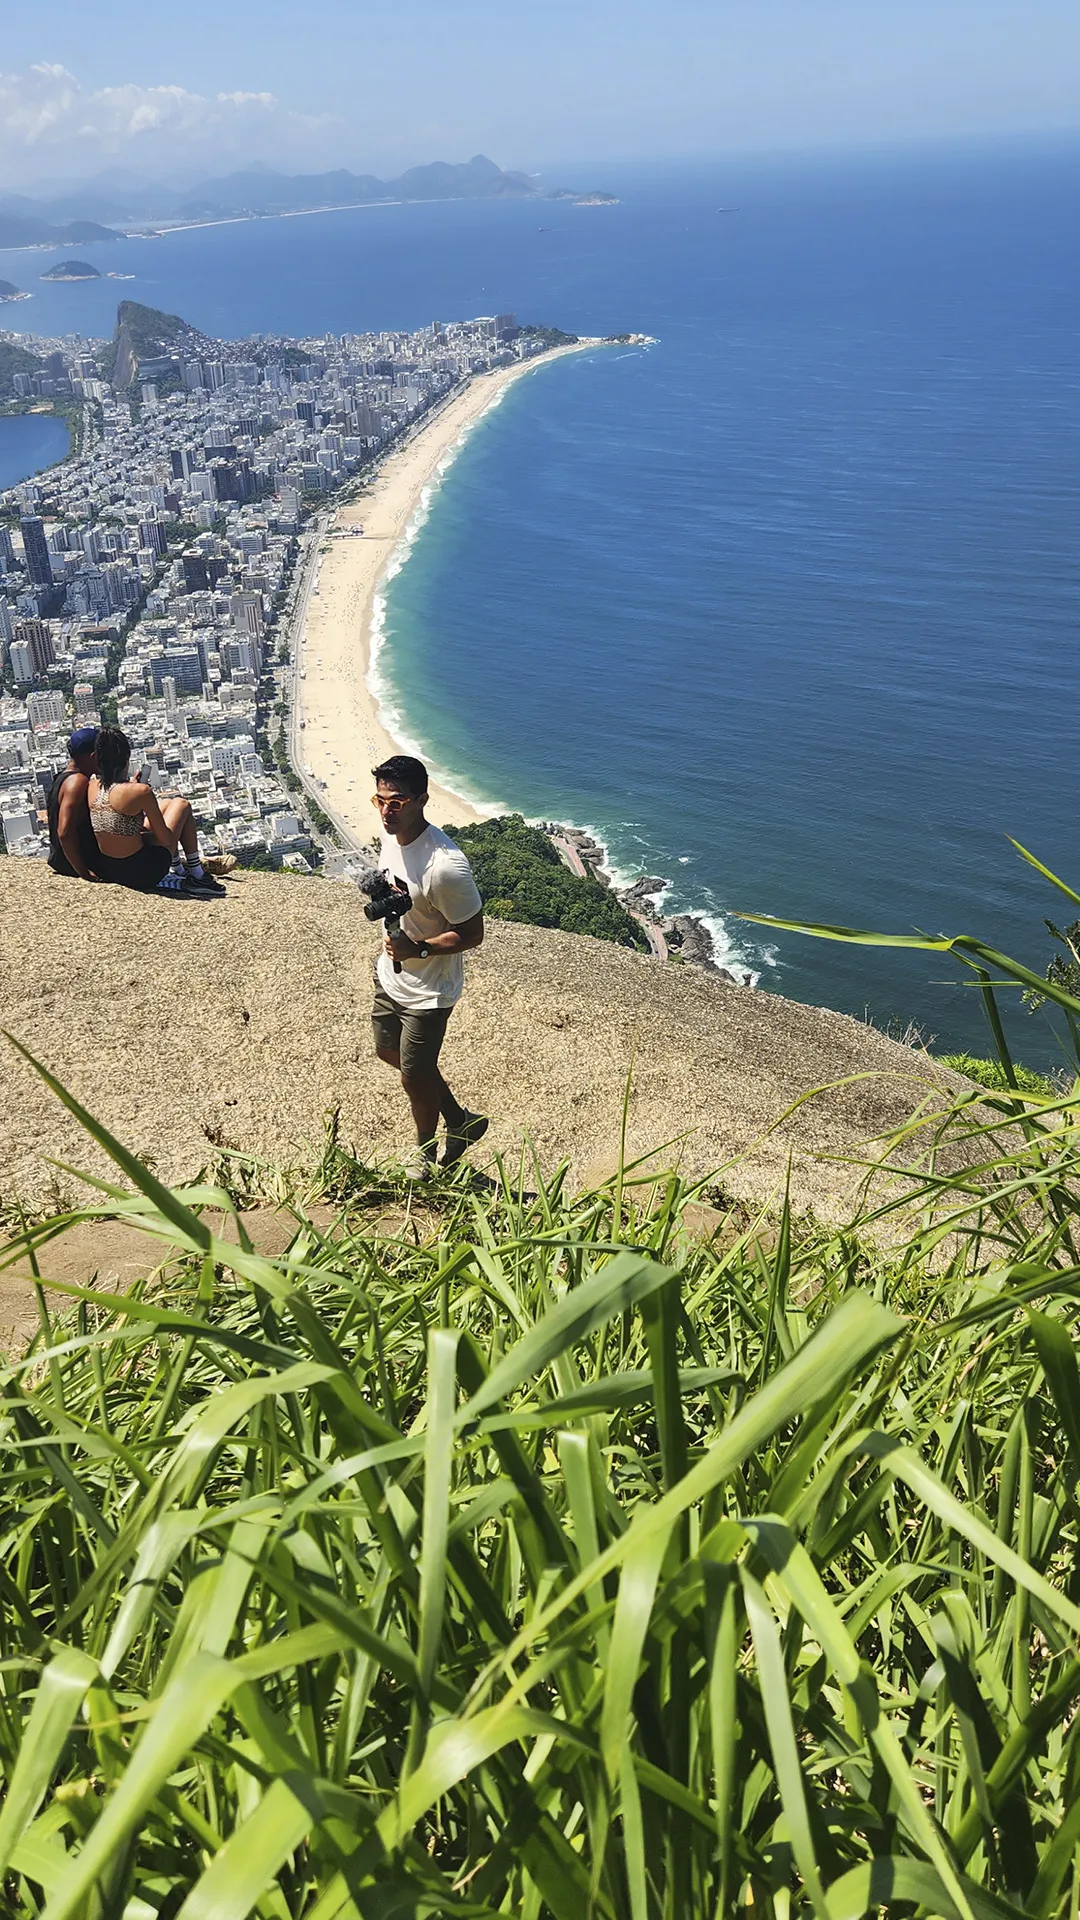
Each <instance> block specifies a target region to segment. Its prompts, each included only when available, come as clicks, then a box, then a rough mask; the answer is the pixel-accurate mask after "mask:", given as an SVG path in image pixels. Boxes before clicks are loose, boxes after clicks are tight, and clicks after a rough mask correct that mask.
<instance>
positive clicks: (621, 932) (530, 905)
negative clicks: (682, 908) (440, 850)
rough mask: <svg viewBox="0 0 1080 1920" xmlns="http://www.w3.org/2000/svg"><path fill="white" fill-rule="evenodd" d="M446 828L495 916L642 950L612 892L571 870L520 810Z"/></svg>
mask: <svg viewBox="0 0 1080 1920" xmlns="http://www.w3.org/2000/svg"><path fill="white" fill-rule="evenodd" d="M447 832H448V833H450V834H451V835H452V837H453V838H454V839H455V840H456V841H457V843H458V845H459V847H461V849H462V851H463V852H464V853H467V854H468V856H469V861H470V863H471V865H472V870H473V873H474V874H475V875H476V884H477V886H478V887H479V889H480V894H481V898H482V899H483V902H484V911H485V913H489V914H491V915H493V917H494V918H495V919H497V920H521V921H524V923H525V925H526V926H530V927H562V928H563V930H564V931H565V932H567V933H591V934H592V936H593V938H594V939H596V940H614V941H615V942H616V944H617V945H618V946H622V947H638V948H640V949H641V950H643V951H647V950H648V941H647V940H646V938H645V935H644V934H643V933H642V931H641V928H640V927H639V925H638V923H637V921H636V920H635V919H634V917H633V915H632V914H629V913H627V911H626V908H625V907H623V906H621V905H620V903H619V901H618V900H616V898H615V896H614V894H612V893H609V892H608V890H607V888H606V887H602V886H601V885H600V883H599V881H597V880H592V879H585V880H583V879H582V878H581V875H580V874H576V873H571V872H570V869H569V867H565V866H564V865H563V863H562V861H561V860H560V859H559V855H558V852H557V851H556V849H555V847H554V845H553V844H552V842H551V841H550V840H549V839H548V836H547V834H546V833H541V831H540V829H539V827H529V826H526V824H525V821H524V820H523V819H522V816H521V815H520V813H508V814H502V815H500V817H499V818H498V819H497V820H483V821H481V822H480V823H479V824H478V825H476V826H471V827H448V828H447Z"/></svg>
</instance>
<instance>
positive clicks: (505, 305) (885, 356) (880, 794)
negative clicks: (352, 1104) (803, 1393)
mask: <svg viewBox="0 0 1080 1920" xmlns="http://www.w3.org/2000/svg"><path fill="white" fill-rule="evenodd" d="M565 171H567V173H568V176H569V177H571V178H575V177H576V176H577V174H580V173H581V169H577V170H576V173H575V172H573V171H571V170H565ZM581 184H583V185H587V186H592V185H601V186H604V187H609V188H611V189H612V190H613V191H615V192H618V193H619V194H620V195H621V196H622V199H621V204H620V205H619V206H617V207H612V208H606V209H601V208H592V209H589V208H574V207H570V206H566V205H562V204H558V203H556V204H553V205H551V206H548V207H538V206H537V205H534V204H533V205H522V204H515V203H513V202H508V203H504V204H492V205H483V204H477V203H465V204H457V205H443V206H430V205H429V206H410V207H392V208H377V209H367V210H362V211H357V212H350V213H340V214H326V215H318V216H314V217H310V218H300V219H286V220H274V221H261V222H253V223H248V224H235V225H226V226H219V227H212V228H204V229H199V230H194V231H190V232H187V233H178V234H174V235H170V236H168V237H165V238H162V239H157V240H144V241H134V240H133V241H127V242H124V243H122V244H121V245H119V246H117V247H115V248H112V249H105V248H101V249H99V250H98V252H97V253H96V254H95V258H96V259H97V261H98V264H100V265H102V266H103V267H104V266H105V265H106V264H109V265H112V266H114V267H115V268H116V269H117V270H122V271H124V272H130V273H133V274H134V275H135V279H134V281H133V282H131V283H129V284H126V285H121V284H119V283H117V282H115V281H106V280H103V281H101V282H98V283H94V284H85V283H83V284H74V285H70V286H58V285H53V286H45V285H38V283H37V282H36V280H35V281H34V282H33V284H34V285H35V288H36V291H37V297H36V298H35V300H34V302H33V304H32V305H31V304H30V303H27V304H26V305H24V306H21V307H19V308H14V309H10V310H9V312H10V313H12V314H13V315H17V318H18V323H19V325H20V327H26V328H30V327H34V328H40V329H41V330H42V331H45V330H56V331H61V330H70V329H79V330H82V331H85V332H94V333H103V332H106V331H108V330H109V329H110V327H111V322H112V316H113V310H114V306H115V302H116V299H117V298H118V297H121V296H130V297H132V298H136V299H140V300H144V301H147V302H149V303H151V304H153V305H156V306H162V307H165V308H168V309H171V310H173V311H178V312H180V313H182V314H184V315H185V316H186V317H188V318H190V319H191V320H192V321H195V322H197V323H198V324H199V325H201V326H203V327H206V328H207V329H208V330H209V331H211V332H217V333H221V334H233V335H235V334H241V333H246V332H249V331H252V330H258V329H261V328H266V329H281V330H285V331H288V332H293V333H307V332H314V331H322V330H331V331H345V330H348V329H354V328H355V329H362V328H366V327H382V326H391V327H392V326H403V327H412V326H417V325H420V324H422V323H424V322H426V321H428V320H429V319H431V318H433V317H439V318H446V319H449V318H453V317H457V316H466V315H470V314H474V313H477V312H498V311H503V310H507V309H512V310H514V311H516V312H517V313H518V314H519V315H521V316H522V317H525V318H530V319H532V318H535V319H540V320H545V321H550V322H553V323H555V324H557V325H559V326H563V327H566V328H570V329H573V330H575V331H581V332H587V333H606V332H609V331H621V330H623V329H629V328H632V329H638V330H641V331H644V332H647V333H649V334H652V335H655V336H656V339H657V344H656V345H655V346H652V347H649V348H646V349H637V350H627V349H622V348H617V347H616V348H607V349H604V350H601V351H597V352H595V353H591V354H588V355H583V356H580V357H575V358H572V359H569V360H565V361H562V362H560V363H558V364H556V365H554V366H549V367H546V368H544V369H541V370H539V371H538V372H537V373H536V374H535V375H532V376H530V377H528V378H526V379H525V380H523V381H521V382H519V383H518V385H517V386H516V387H514V388H513V389H512V390H511V392H510V393H509V395H508V397H507V398H506V399H505V401H504V402H503V404H502V405H501V406H499V407H498V408H496V409H494V410H493V411H492V412H491V413H490V414H489V415H487V416H486V417H485V419H484V420H483V421H482V423H481V424H480V426H479V427H478V428H477V429H476V431H475V432H474V433H473V435H472V436H471V438H470V439H469V440H468V442H467V444H466V445H465V447H464V449H463V450H462V452H461V453H460V455H459V457H458V458H457V460H456V462H455V464H454V465H453V467H452V468H451V470H450V472H449V474H448V475H447V477H446V479H445V480H444V482H443V484H442V487H441V489H440V490H439V492H438V494H437V496H436V498H435V500H434V502H433V505H432V509H431V512H430V514H429V517H428V519H427V521H426V524H425V525H424V526H423V528H422V530H421V531H420V533H419V536H418V537H417V538H416V540H415V541H414V542H413V545H412V548H411V557H410V560H409V564H408V565H406V566H405V567H403V568H402V570H401V571H400V573H399V574H398V575H397V577H396V579H395V580H394V581H393V583H392V587H391V591H390V595H389V607H388V614H387V636H388V639H387V646H386V649H385V651H384V653H383V655H382V666H383V668H384V670H385V673H386V676H387V679H388V683H389V692H388V699H389V700H390V701H391V703H392V704H393V706H394V707H395V708H396V709H397V710H398V711H399V712H400V714H401V716H402V717H403V724H404V726H405V730H406V731H407V733H408V734H409V735H410V736H411V737H412V738H414V739H415V740H416V741H418V742H420V743H421V744H422V745H423V747H424V749H425V751H427V752H428V753H429V755H430V758H431V760H432V761H433V763H434V764H435V765H437V766H438V768H439V769H440V770H441V771H442V772H443V773H444V775H445V776H447V777H448V778H449V779H450V780H451V781H453V782H455V783H457V784H458V785H459V786H460V787H461V788H462V789H463V790H465V791H467V792H468V793H469V794H471V795H473V796H475V797H476V798H478V799H480V800H482V801H485V802H488V803H503V804H506V805H514V806H517V807H520V808H521V809H522V810H523V811H524V812H525V813H527V814H529V815H533V816H552V817H560V818H563V819H567V820H571V821H575V822H576V823H578V824H579V825H583V826H589V827H592V828H593V829H594V830H595V831H596V832H597V833H598V834H599V835H600V836H601V837H602V838H603V839H604V840H605V842H606V843H607V845H608V847H609V849H610V852H611V858H612V862H613V864H614V866H615V867H616V868H617V869H618V870H619V871H620V872H621V873H625V874H630V873H639V872H641V871H642V870H647V871H649V872H652V873H656V874H661V875H663V876H665V877H666V878H668V879H670V880H671V882H672V889H671V892H670V893H669V895H668V896H667V903H668V905H669V906H670V907H672V908H680V909H697V910H699V911H702V912H704V913H706V914H708V915H709V916H710V919H711V922H712V924H713V925H714V927H715V928H716V930H717V932H718V935H719V936H720V938H721V941H726V942H728V943H729V944H730V946H731V948H732V950H733V952H735V953H737V954H739V955H740V956H741V957H742V958H743V960H744V961H745V963H746V964H748V965H750V966H752V967H753V968H754V970H755V971H757V972H759V973H760V975H761V984H762V986H763V987H766V988H772V989H774V990H777V991H780V992H783V993H786V994H790V995H792V996H794V997H796V998H799V999H804V1000H809V1001H815V1002H820V1003H824V1004H827V1005H830V1006H834V1007H838V1008H841V1009H844V1010H846V1011H850V1012H853V1013H856V1014H862V1013H863V1012H864V1011H866V1012H868V1013H869V1015H870V1016H871V1017H873V1018H874V1019H875V1020H877V1021H879V1022H881V1023H885V1022H887V1021H888V1020H890V1019H893V1018H895V1019H898V1020H899V1021H900V1022H901V1023H904V1022H906V1021H907V1020H909V1019H911V1020H914V1021H916V1022H917V1023H918V1024H919V1025H920V1026H921V1027H922V1028H923V1030H924V1032H925V1033H926V1034H927V1036H931V1035H932V1036H934V1037H935V1039H936V1042H937V1045H938V1046H939V1047H942V1046H944V1045H945V1044H946V1043H948V1044H952V1045H961V1044H966V1045H970V1046H972V1047H973V1048H976V1049H978V1050H980V1051H983V1050H985V1044H986V1034H985V1029H984V1026H983V1019H982V1014H981V1011H980V1008H979V1004H978V1001H977V997H976V994H975V991H974V989H973V988H971V987H959V986H957V985H955V984H954V982H955V981H956V980H957V979H958V978H959V977H960V975H959V970H958V969H955V968H954V967H953V965H952V964H951V962H950V961H949V960H948V959H947V958H945V957H942V956H938V955H921V954H917V955H912V954H907V953H896V952H891V951H888V950H881V949H868V948H846V947H843V946H840V945H836V944H832V943H825V942H820V941H812V940H808V939H804V938H802V937H800V936H797V935H794V934H787V933H784V934H781V935H779V936H777V937H776V938H775V939H773V940H770V939H769V938H768V937H767V936H765V935H763V934H762V933H761V932H760V930H758V929H755V928H753V927H749V926H746V925H745V924H743V923H740V922H739V921H738V920H736V919H735V918H734V917H733V916H734V913H735V911H736V910H738V909H742V908H745V909H749V910H752V911H761V912H765V913H772V914H776V915H779V916H782V917H786V918H806V919H811V920H820V921H826V922H837V923H841V924H845V925H851V926H860V927H867V928H877V929H881V930H886V931H891V932H896V933H903V932H908V931H911V930H912V929H915V928H921V929H923V930H926V931H929V932H939V931H944V932H949V933H960V932H967V933H977V934H979V935H981V936H982V937H983V938H985V939H987V940H988V941H990V942H991V943H992V944H993V945H995V946H998V947H1001V948H1003V949H1005V950H1006V951H1010V952H1013V953H1016V954H1017V955H1019V956H1021V957H1023V958H1026V959H1027V960H1028V961H1029V962H1032V963H1034V964H1036V965H1037V966H1039V967H1040V969H1041V967H1042V965H1043V964H1044V963H1045V959H1046V958H1047V957H1048V953H1049V939H1048V936H1047V935H1046V934H1045V933H1044V932H1043V929H1042V918H1043V916H1044V914H1050V915H1051V916H1052V917H1055V918H1060V917H1061V915H1062V914H1065V915H1066V916H1067V914H1068V908H1067V903H1065V902H1064V901H1061V903H1060V910H1059V907H1058V905H1057V904H1056V902H1057V899H1058V898H1059V896H1055V895H1054V894H1053V893H1052V892H1051V890H1050V889H1049V888H1048V887H1047V886H1046V884H1045V882H1043V881H1042V880H1041V879H1040V878H1039V877H1038V876H1037V875H1036V874H1034V873H1033V872H1032V871H1031V870H1030V869H1029V868H1026V867H1025V866H1024V865H1023V864H1022V862H1021V861H1020V860H1019V858H1018V856H1017V855H1016V854H1015V853H1014V852H1013V850H1012V848H1011V847H1010V846H1009V844H1008V841H1007V839H1006V835H1008V834H1012V835H1015V837H1016V838H1017V839H1019V840H1021V841H1023V842H1024V843H1025V844H1026V845H1028V846H1030V847H1031V848H1032V849H1033V850H1034V851H1035V852H1036V853H1038V855H1039V856H1040V858H1041V859H1043V860H1044V861H1045V862H1046V863H1047V864H1048V865H1050V866H1051V867H1054V868H1056V869H1057V870H1058V871H1060V872H1063V873H1064V874H1065V876H1066V877H1069V878H1071V879H1072V881H1073V883H1074V884H1078V883H1080V882H1078V876H1080V849H1078V847H1077V833H1076V825H1077V800H1076V793H1075V786H1076V779H1075V769H1076V765H1077V744H1078V743H1077V700H1076V662H1077V634H1078V609H1080V600H1078V594H1077V589H1078V586H1080V540H1078V534H1080V519H1078V514H1077V507H1078V495H1080V479H1078V475H1080V465H1078V456H1080V432H1078V428H1080V321H1078V314H1080V305H1078V295H1080V265H1078V259H1077V247H1076V233H1077V218H1076V216H1077V203H1078V198H1080V147H1076V146H1073V147H1058V148H1054V149H1051V148H1050V147H1044V148H1042V149H1041V150H1039V151H1023V150H1020V149H1017V148H1011V149H1007V150H1006V149H1002V150H999V151H992V150H988V149H980V150H978V151H976V150H972V149H968V150H965V151H960V150H954V151H952V152H947V151H935V152H930V151H925V150H924V151H922V152H920V153H917V154H910V153H909V154H907V155H905V154H893V155H880V154H879V155H876V156H867V155H853V154H848V155H845V156H844V157H842V158H838V157H832V158H827V157H820V156H818V157H815V158H813V159H808V158H802V159H792V158H788V159H786V160H784V161H783V162H779V161H775V162H765V161H754V162H753V163H751V162H748V161H739V162H731V161H729V162H714V163H709V164H704V163H703V164H700V165H697V166H695V167H692V168H691V167H688V166H681V167H678V168H675V167H672V168H669V169H653V170H651V171H649V172H647V173H646V172H634V171H631V170H628V169H620V168H606V169H605V168H597V167H596V166H595V164H593V165H590V167H589V168H588V170H587V178H586V177H583V178H582V181H581ZM106 256H108V258H107V259H106ZM44 264H46V260H45V257H44V256H43V255H41V254H40V253H9V254H2V253H0V275H3V276H5V277H8V278H10V279H12V280H14V281H15V282H16V284H18V285H30V284H31V281H30V280H29V279H28V278H27V276H28V275H31V276H32V275H35V274H37V273H40V271H41V270H42V267H43V266H44ZM1011 1027H1012V1031H1013V1035H1014V1040H1015V1044H1016V1047H1017V1051H1018V1053H1019V1054H1020V1056H1021V1057H1022V1058H1025V1059H1027V1060H1029V1061H1030V1062H1031V1063H1032V1064H1036V1065H1037V1064H1040V1063H1042V1062H1046V1061H1048V1060H1050V1059H1052V1057H1053V1052H1052V1042H1051V1039H1050V1036H1049V1034H1048V1032H1047V1030H1046V1029H1045V1027H1044V1026H1043V1024H1042V1022H1041V1020H1038V1021H1032V1020H1030V1019H1029V1018H1028V1016H1027V1015H1025V1014H1024V1013H1022V1012H1021V1011H1020V1010H1019V1009H1017V1010H1016V1011H1015V1014H1014V1016H1013V1018H1012V1021H1011Z"/></svg>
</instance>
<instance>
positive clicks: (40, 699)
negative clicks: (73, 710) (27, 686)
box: [26, 689, 66, 727]
mask: <svg viewBox="0 0 1080 1920" xmlns="http://www.w3.org/2000/svg"><path fill="white" fill-rule="evenodd" d="M26 717H27V719H28V720H29V722H30V725H31V726H32V727H62V726H63V724H64V719H65V717H66V707H65V704H64V696H63V694H62V693H57V692H55V690H52V689H50V691H49V692H47V693H30V694H27V697H26Z"/></svg>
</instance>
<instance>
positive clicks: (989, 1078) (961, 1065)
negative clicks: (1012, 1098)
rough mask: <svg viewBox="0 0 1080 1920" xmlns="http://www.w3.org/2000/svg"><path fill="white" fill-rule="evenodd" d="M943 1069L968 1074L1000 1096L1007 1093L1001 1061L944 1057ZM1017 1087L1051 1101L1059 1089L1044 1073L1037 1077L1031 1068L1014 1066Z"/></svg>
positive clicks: (966, 1055)
mask: <svg viewBox="0 0 1080 1920" xmlns="http://www.w3.org/2000/svg"><path fill="white" fill-rule="evenodd" d="M938 1058H939V1059H940V1061H941V1064H942V1066H943V1067H951V1068H952V1070H953V1072H954V1073H962V1074H965V1075H966V1077H967V1078H968V1079H969V1080H974V1081H975V1082H976V1083H977V1084H978V1085H979V1086H980V1087H993V1089H994V1091H995V1092H996V1093H1005V1092H1007V1091H1008V1088H1009V1084H1010V1083H1009V1080H1008V1078H1007V1076H1006V1072H1005V1068H1004V1067H1003V1066H1002V1064H1001V1061H1000V1060H987V1059H984V1058H982V1057H981V1056H979V1055H977V1054H971V1053H942V1054H939V1055H938ZM1013 1084H1014V1085H1015V1086H1017V1087H1019V1089H1020V1092H1021V1093H1038V1094H1043V1095H1045V1096H1046V1098H1047V1099H1049V1098H1051V1097H1052V1095H1053V1093H1054V1091H1055V1089H1054V1083H1053V1081H1052V1080H1048V1079H1047V1077H1046V1075H1045V1074H1044V1073H1034V1072H1033V1071H1032V1069H1031V1068H1030V1067H1022V1066H1021V1065H1020V1064H1019V1062H1018V1061H1014V1062H1013Z"/></svg>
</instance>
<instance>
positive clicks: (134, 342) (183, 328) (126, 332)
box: [102, 300, 201, 387]
mask: <svg viewBox="0 0 1080 1920" xmlns="http://www.w3.org/2000/svg"><path fill="white" fill-rule="evenodd" d="M189 337H190V338H191V339H192V340H195V339H197V338H201V335H199V334H198V333H197V330H196V328H194V327H193V326H191V325H190V324H189V322H188V321H187V320H182V319H181V318H180V315H179V314H178V313H162V312H161V311H160V309H159V308H157V307H144V306H143V305H142V303H141V302H140V301H138V300H121V302H120V304H119V306H118V307H117V309H116V327H115V329H114V331H113V337H112V339H111V340H110V341H109V343H108V345H107V346H106V348H105V350H104V354H103V356H102V370H103V373H104V376H105V378H106V379H107V380H114V381H116V382H117V383H118V384H119V385H121V386H125V387H126V386H127V385H128V383H129V382H130V380H131V379H132V377H133V375H134V372H135V365H136V363H137V361H138V360H139V359H140V358H142V359H152V358H153V357H154V356H155V355H156V354H159V353H167V352H168V351H169V349H170V348H171V347H174V346H176V344H177V342H178V341H183V340H186V339H188V338H189Z"/></svg>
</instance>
